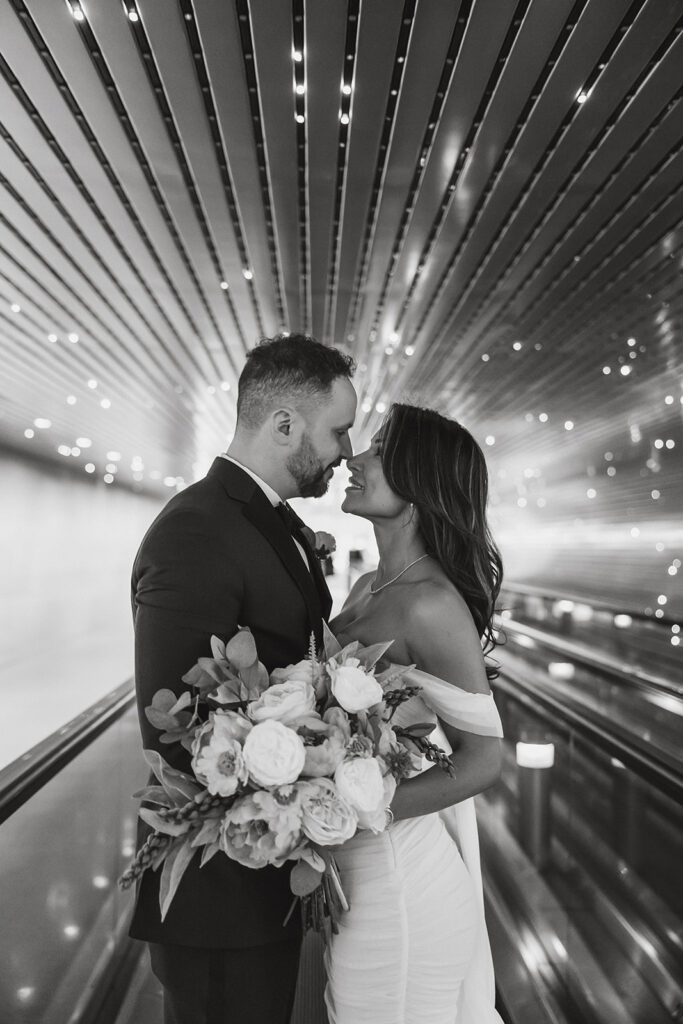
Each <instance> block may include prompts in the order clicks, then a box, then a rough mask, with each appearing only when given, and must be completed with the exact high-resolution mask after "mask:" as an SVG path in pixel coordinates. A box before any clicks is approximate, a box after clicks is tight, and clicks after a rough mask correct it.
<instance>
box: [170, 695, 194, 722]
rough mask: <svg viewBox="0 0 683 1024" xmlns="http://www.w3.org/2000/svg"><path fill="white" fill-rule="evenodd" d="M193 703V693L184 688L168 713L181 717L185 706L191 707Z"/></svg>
mask: <svg viewBox="0 0 683 1024" xmlns="http://www.w3.org/2000/svg"><path fill="white" fill-rule="evenodd" d="M191 703H192V694H191V693H190V691H189V690H183V692H182V693H181V694H180V696H179V697H178V699H177V701H176V702H175V704H174V705H173V707H172V708H169V709H168V713H169V715H177V716H178V718H180V712H181V711H184V710H185V708H189V706H190V704H191Z"/></svg>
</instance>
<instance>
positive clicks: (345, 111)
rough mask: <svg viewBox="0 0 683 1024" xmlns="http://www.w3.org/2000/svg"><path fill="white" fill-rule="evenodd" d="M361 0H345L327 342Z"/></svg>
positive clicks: (334, 293)
mask: <svg viewBox="0 0 683 1024" xmlns="http://www.w3.org/2000/svg"><path fill="white" fill-rule="evenodd" d="M359 14H360V0H348V7H347V13H346V38H345V41H344V65H343V68H344V70H343V72H342V74H343V80H344V82H348V83H349V84H350V85H351V92H350V93H349V94H345V93H343V92H342V94H341V96H340V103H339V133H338V136H337V172H336V175H335V185H334V206H333V211H332V237H331V239H330V259H329V268H328V272H327V282H326V285H325V313H324V316H323V338H324V339H325V341H326V342H327V343H328V344H331V343H332V342H333V341H334V338H333V332H334V323H335V319H336V311H337V279H338V275H339V258H340V254H341V242H342V231H341V225H342V222H343V219H344V199H345V189H344V184H345V182H346V170H347V166H348V159H349V139H350V134H351V132H350V124H351V116H352V113H353V98H354V89H353V82H354V75H355V68H356V56H357V45H358V26H359V21H360V18H359Z"/></svg>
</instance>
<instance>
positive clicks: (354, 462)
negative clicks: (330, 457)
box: [346, 452, 365, 472]
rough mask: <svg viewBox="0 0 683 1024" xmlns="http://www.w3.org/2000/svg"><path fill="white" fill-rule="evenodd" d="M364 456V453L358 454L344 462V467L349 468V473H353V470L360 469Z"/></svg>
mask: <svg viewBox="0 0 683 1024" xmlns="http://www.w3.org/2000/svg"><path fill="white" fill-rule="evenodd" d="M364 455H365V452H358V454H357V455H353V456H352V457H351V458H350V459H347V460H346V465H347V466H348V467H349V469H350V470H351V472H353V471H354V469H360V467H361V464H362V461H363V456H364Z"/></svg>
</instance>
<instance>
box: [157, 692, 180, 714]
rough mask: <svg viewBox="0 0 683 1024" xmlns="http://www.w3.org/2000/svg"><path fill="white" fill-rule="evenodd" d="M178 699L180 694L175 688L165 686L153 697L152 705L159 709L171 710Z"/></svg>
mask: <svg viewBox="0 0 683 1024" xmlns="http://www.w3.org/2000/svg"><path fill="white" fill-rule="evenodd" d="M177 699H178V695H177V694H176V693H174V692H173V690H171V689H169V688H168V687H164V688H163V689H161V690H157V691H156V693H155V694H154V696H153V697H152V707H153V708H156V709H157V711H170V709H171V708H172V707H173V705H174V704H175V702H176V701H177Z"/></svg>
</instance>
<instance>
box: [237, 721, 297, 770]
mask: <svg viewBox="0 0 683 1024" xmlns="http://www.w3.org/2000/svg"><path fill="white" fill-rule="evenodd" d="M242 756H243V757H244V763H245V764H246V766H247V769H248V771H249V775H250V777H251V779H252V782H253V783H254V784H255V785H256V786H284V785H285V784H286V783H289V782H294V781H295V779H298V777H299V774H300V773H301V769H302V768H303V766H304V762H305V760H306V748H305V747H304V744H303V741H302V739H301V737H300V736H298V735H297V734H296V733H295V732H294V730H293V729H288V728H287V726H286V725H283V724H282V722H277V721H275V720H273V719H267V720H266V721H265V722H259V723H258V724H257V725H255V726H254V728H253V729H252V730H251V732H250V733H249V735H248V736H247V738H246V739H245V741H244V748H243V750H242Z"/></svg>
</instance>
